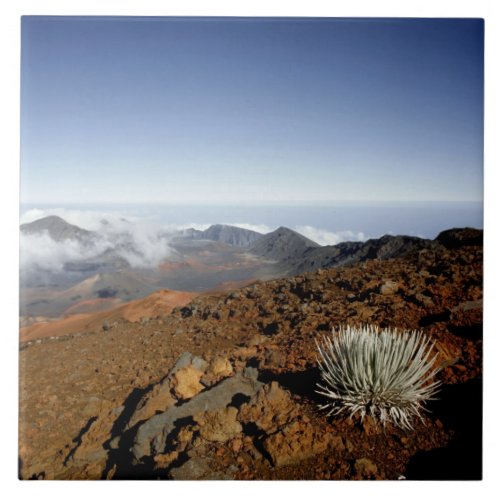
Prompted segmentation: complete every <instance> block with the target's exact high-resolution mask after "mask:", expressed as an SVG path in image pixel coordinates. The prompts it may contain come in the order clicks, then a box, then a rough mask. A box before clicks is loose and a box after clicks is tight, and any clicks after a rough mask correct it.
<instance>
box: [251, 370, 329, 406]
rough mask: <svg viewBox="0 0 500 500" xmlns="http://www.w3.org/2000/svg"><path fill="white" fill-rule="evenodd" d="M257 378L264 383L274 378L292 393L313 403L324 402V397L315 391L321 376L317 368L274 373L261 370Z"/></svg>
mask: <svg viewBox="0 0 500 500" xmlns="http://www.w3.org/2000/svg"><path fill="white" fill-rule="evenodd" d="M259 380H260V381H261V382H264V383H265V384H267V383H269V382H272V381H273V380H276V382H278V384H280V385H281V386H282V387H284V388H285V389H287V390H289V391H290V392H291V393H292V394H296V395H297V396H300V397H301V398H304V399H307V400H309V401H311V402H313V403H324V397H323V396H321V395H320V394H318V393H317V392H316V390H317V388H318V387H317V384H318V382H319V383H321V376H320V371H319V369H318V368H309V369H307V370H304V371H300V372H284V373H276V372H273V371H272V370H262V371H260V373H259Z"/></svg>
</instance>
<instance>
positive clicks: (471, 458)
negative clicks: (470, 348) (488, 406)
mask: <svg viewBox="0 0 500 500" xmlns="http://www.w3.org/2000/svg"><path fill="white" fill-rule="evenodd" d="M439 398H440V399H439V400H436V401H431V402H430V403H429V405H428V409H429V410H430V411H431V412H432V415H433V417H435V418H439V419H440V420H441V422H442V423H443V425H444V427H445V429H446V430H451V431H453V432H454V433H455V434H454V437H453V438H452V440H451V441H450V443H449V445H448V446H447V447H446V448H439V449H436V450H430V451H421V452H419V453H417V454H416V455H414V456H413V457H412V458H411V459H410V462H409V464H408V468H407V471H406V477H407V479H413V480H480V479H481V478H482V381H481V380H477V379H476V380H471V381H469V382H467V383H465V384H457V385H447V386H444V387H443V389H442V390H441V392H440V394H439Z"/></svg>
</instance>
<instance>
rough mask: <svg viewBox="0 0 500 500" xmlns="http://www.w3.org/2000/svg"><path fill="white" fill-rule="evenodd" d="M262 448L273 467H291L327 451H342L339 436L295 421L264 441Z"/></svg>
mask: <svg viewBox="0 0 500 500" xmlns="http://www.w3.org/2000/svg"><path fill="white" fill-rule="evenodd" d="M264 448H265V450H266V451H267V452H268V453H269V455H270V456H271V459H272V461H273V463H274V465H276V466H278V467H280V466H283V465H292V464H296V463H298V462H301V461H302V460H306V459H308V458H311V457H313V456H315V455H317V454H318V453H323V452H325V451H327V450H332V449H334V450H337V451H343V450H344V444H343V442H342V438H341V437H340V436H334V435H331V434H329V433H328V432H325V431H324V430H322V429H316V428H314V427H312V426H311V425H310V424H309V423H305V422H300V421H298V420H295V421H294V422H292V423H291V424H289V425H287V426H286V427H284V428H283V429H281V430H280V431H278V432H276V433H275V434H272V435H271V436H269V437H268V438H267V439H266V440H265V441H264Z"/></svg>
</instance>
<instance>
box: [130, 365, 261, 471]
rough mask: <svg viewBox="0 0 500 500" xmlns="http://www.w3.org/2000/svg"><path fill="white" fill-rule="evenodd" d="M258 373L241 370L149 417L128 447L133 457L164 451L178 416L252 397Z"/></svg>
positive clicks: (218, 407) (214, 408)
mask: <svg viewBox="0 0 500 500" xmlns="http://www.w3.org/2000/svg"><path fill="white" fill-rule="evenodd" d="M257 375H258V372H257V370H256V369H255V368H245V370H243V372H240V373H237V374H236V375H234V376H233V377H230V378H227V379H225V380H223V381H222V382H221V383H220V384H218V385H216V386H214V387H212V388H211V389H209V390H206V391H203V392H201V393H199V394H197V395H196V396H194V397H193V398H191V399H190V400H189V401H187V402H185V403H183V404H181V405H178V406H172V407H170V408H169V409H167V411H165V412H163V413H161V414H158V415H155V416H153V417H151V418H150V419H149V420H147V421H146V422H144V423H143V424H142V425H140V426H139V427H138V429H137V433H136V435H135V438H134V444H133V446H132V450H131V451H132V454H133V456H134V458H135V459H136V460H139V461H140V460H141V459H142V458H143V457H145V456H152V455H156V454H159V453H164V451H165V445H166V441H167V438H168V436H169V435H170V434H171V433H172V431H173V430H174V429H175V426H176V422H177V421H178V420H179V419H183V418H187V417H191V418H193V417H194V416H195V415H199V414H200V413H205V412H209V411H214V410H221V409H224V408H226V407H227V406H229V405H230V403H231V402H232V400H233V398H234V397H235V396H236V395H237V394H242V395H244V396H249V397H252V396H253V395H254V394H255V393H256V392H257V391H258V390H259V389H260V388H261V387H262V383H261V382H259V381H257Z"/></svg>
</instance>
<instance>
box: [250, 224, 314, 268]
mask: <svg viewBox="0 0 500 500" xmlns="http://www.w3.org/2000/svg"><path fill="white" fill-rule="evenodd" d="M314 248H320V245H318V244H317V243H315V242H314V241H312V240H310V239H308V238H306V237H305V236H302V235H301V234H299V233H297V232H295V231H292V230H291V229H288V228H286V227H279V228H278V229H276V230H275V231H273V232H272V233H269V234H266V235H264V236H262V237H261V238H259V239H258V240H257V241H256V242H255V243H254V244H253V245H251V246H250V248H249V252H250V253H252V254H254V255H258V256H259V257H263V258H265V259H269V260H277V261H281V262H289V261H292V260H296V259H300V258H303V257H304V256H305V255H306V253H307V252H310V251H311V250H312V249H314Z"/></svg>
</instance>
